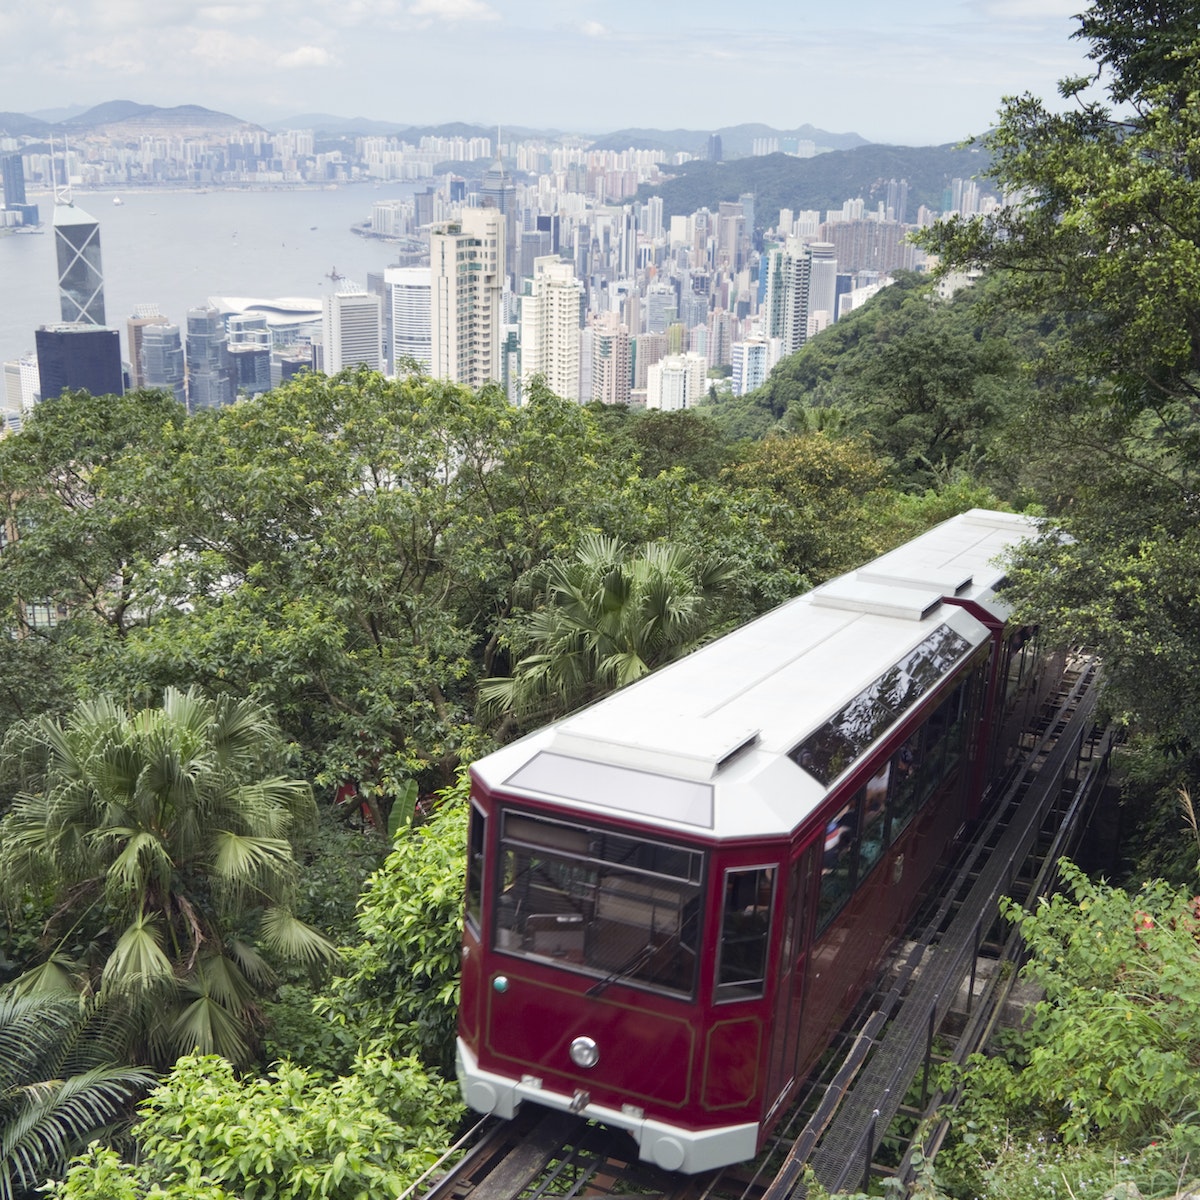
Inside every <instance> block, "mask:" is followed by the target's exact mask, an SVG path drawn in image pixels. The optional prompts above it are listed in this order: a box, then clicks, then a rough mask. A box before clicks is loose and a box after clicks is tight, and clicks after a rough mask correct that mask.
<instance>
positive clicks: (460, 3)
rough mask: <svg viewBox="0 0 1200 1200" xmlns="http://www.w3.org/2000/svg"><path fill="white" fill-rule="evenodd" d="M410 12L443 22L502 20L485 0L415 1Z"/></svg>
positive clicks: (416, 15)
mask: <svg viewBox="0 0 1200 1200" xmlns="http://www.w3.org/2000/svg"><path fill="white" fill-rule="evenodd" d="M408 11H409V13H410V14H411V15H412V16H414V17H435V18H438V19H440V20H443V21H461V20H480V21H497V20H499V19H500V14H499V13H497V12H496V11H495V9H493V8H491V7H489V6H488V5H487V4H484V3H483V0H415V3H414V4H413V5H412V6H411V7H410V8H409V10H408Z"/></svg>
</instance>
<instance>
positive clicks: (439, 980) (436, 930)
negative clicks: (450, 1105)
mask: <svg viewBox="0 0 1200 1200" xmlns="http://www.w3.org/2000/svg"><path fill="white" fill-rule="evenodd" d="M467 789H468V784H467V776H466V772H465V771H464V772H463V774H462V777H461V778H460V780H459V782H458V783H457V784H456V785H455V787H454V788H452V789H450V790H448V791H447V792H446V793H445V794H444V795H443V797H442V804H441V807H440V808H439V809H438V810H437V812H436V813H435V814H434V816H433V817H432V819H431V820H430V821H429V822H428V823H427V824H425V825H421V826H418V827H417V828H416V829H413V830H411V831H406V832H405V833H403V834H402V835H401V839H400V841H399V843H398V844H397V846H396V848H395V849H394V850H393V851H392V853H391V854H389V855H388V857H387V859H386V861H385V862H384V864H383V866H382V867H380V868H379V870H378V871H376V872H375V874H374V875H372V876H371V878H370V880H369V881H368V883H367V887H366V890H365V891H364V893H363V896H362V899H361V901H360V902H359V913H358V931H359V938H360V939H361V940H360V941H359V942H358V944H356V945H354V946H353V947H351V948H350V949H349V950H347V951H346V954H345V958H344V968H343V969H344V970H345V974H344V975H343V976H342V977H341V978H338V979H335V980H334V981H333V983H332V984H331V985H330V987H329V989H328V991H327V992H326V993H325V994H324V995H323V996H319V997H318V998H317V1000H316V1002H315V1010H316V1012H317V1013H318V1014H319V1015H320V1016H322V1017H323V1018H324V1019H325V1020H327V1021H329V1022H331V1023H333V1024H335V1025H339V1026H341V1027H343V1028H345V1029H346V1030H347V1031H348V1032H350V1033H351V1034H352V1035H353V1038H354V1040H356V1041H357V1042H358V1043H360V1044H366V1043H368V1042H370V1043H375V1044H378V1045H380V1046H382V1047H385V1048H386V1049H387V1050H388V1051H389V1052H390V1053H393V1054H398V1055H403V1054H416V1055H417V1056H418V1057H419V1058H420V1059H421V1061H422V1062H424V1063H427V1064H429V1065H432V1066H437V1067H439V1068H441V1069H442V1070H444V1071H445V1072H446V1073H450V1071H451V1070H452V1067H453V1062H454V1028H455V1016H456V1012H457V1006H458V974H459V962H460V952H461V941H462V905H463V890H464V878H465V873H466V838H467Z"/></svg>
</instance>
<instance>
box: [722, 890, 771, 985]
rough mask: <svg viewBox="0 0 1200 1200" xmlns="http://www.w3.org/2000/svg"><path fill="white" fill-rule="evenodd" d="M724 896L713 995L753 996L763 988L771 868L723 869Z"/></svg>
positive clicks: (769, 926) (765, 967) (769, 921)
mask: <svg viewBox="0 0 1200 1200" xmlns="http://www.w3.org/2000/svg"><path fill="white" fill-rule="evenodd" d="M724 896H725V903H724V908H723V912H722V915H721V950H720V958H719V960H718V963H717V992H716V999H717V1000H718V1001H721V1000H749V999H753V998H755V997H758V996H761V995H762V994H763V992H764V991H765V989H766V975H767V948H768V946H769V945H770V940H771V907H772V904H773V901H774V896H775V868H774V867H755V868H752V869H749V870H731V871H726V872H725V891H724Z"/></svg>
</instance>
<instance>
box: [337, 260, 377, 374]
mask: <svg viewBox="0 0 1200 1200" xmlns="http://www.w3.org/2000/svg"><path fill="white" fill-rule="evenodd" d="M321 333H322V336H323V339H324V344H325V373H326V374H327V375H336V374H337V373H338V372H339V371H342V370H345V369H346V368H352V367H359V366H363V367H369V368H370V369H371V370H372V371H383V370H384V361H383V306H382V304H381V302H380V299H379V297H378V296H376V295H375V294H374V293H373V292H368V291H366V290H365V289H364V288H362V287H360V286H359V285H358V284H356V283H351V282H350V281H349V280H346V281H344V282H343V283H342V284H340V285H339V287H338V290H337V291H336V292H333V293H332V294H330V295H328V296H326V297H325V304H324V318H323V320H322V322H321Z"/></svg>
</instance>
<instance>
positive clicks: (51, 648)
mask: <svg viewBox="0 0 1200 1200" xmlns="http://www.w3.org/2000/svg"><path fill="white" fill-rule="evenodd" d="M183 421H184V410H183V407H182V406H181V405H179V404H177V403H176V402H175V400H174V399H172V398H171V397H169V396H167V395H165V394H163V393H160V392H153V391H151V392H132V393H129V394H127V395H125V396H120V397H118V396H104V397H100V398H95V397H92V396H89V395H88V394H87V393H84V392H68V393H64V394H63V395H61V396H59V397H57V398H56V399H54V400H52V401H48V402H47V403H45V404H39V405H38V406H37V407H36V408H35V409H34V410H33V412H31V413H30V414H29V416H28V418H27V419H26V421H25V424H24V426H23V428H22V429H21V432H20V433H19V434H17V435H15V436H12V437H8V438H5V439H3V440H0V551H2V552H0V622H2V623H3V626H4V628H5V629H6V630H7V631H8V636H7V637H5V638H4V639H3V648H2V649H0V659H2V663H0V678H3V680H4V684H3V686H2V687H0V729H2V728H3V727H5V726H7V724H8V723H9V722H10V721H12V720H19V719H21V718H24V717H28V716H31V715H33V714H35V713H37V712H41V711H45V710H48V709H53V710H55V711H63V710H64V709H65V707H66V706H67V705H69V703H70V699H71V686H70V667H71V664H72V662H74V661H78V660H79V659H81V658H83V659H86V658H89V657H91V655H93V654H94V653H95V651H96V647H97V645H98V644H100V643H103V642H104V641H105V640H107V639H114V640H120V639H123V638H124V637H126V636H127V635H128V633H129V631H130V629H131V628H133V627H134V626H135V625H137V624H139V623H141V622H143V621H145V620H146V619H147V616H148V615H149V614H150V613H151V612H152V611H153V609H154V608H155V607H156V606H157V605H158V604H160V603H161V602H162V601H163V599H164V598H163V597H162V596H161V593H160V591H159V588H158V586H157V584H156V578H157V576H158V573H159V565H160V564H161V562H162V561H163V560H164V559H166V558H168V557H169V556H170V555H171V554H172V553H174V552H175V551H176V549H177V546H178V543H177V539H176V535H175V530H174V528H173V526H172V524H171V523H170V522H164V521H163V519H162V517H163V512H164V508H163V505H162V504H161V503H160V502H161V500H162V497H163V486H162V485H163V481H164V479H167V478H169V476H170V469H169V467H170V464H171V462H172V461H173V458H174V446H175V440H176V438H177V437H178V435H179V431H180V429H181V427H182V424H183ZM164 466H165V467H166V468H167V469H166V470H164Z"/></svg>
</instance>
